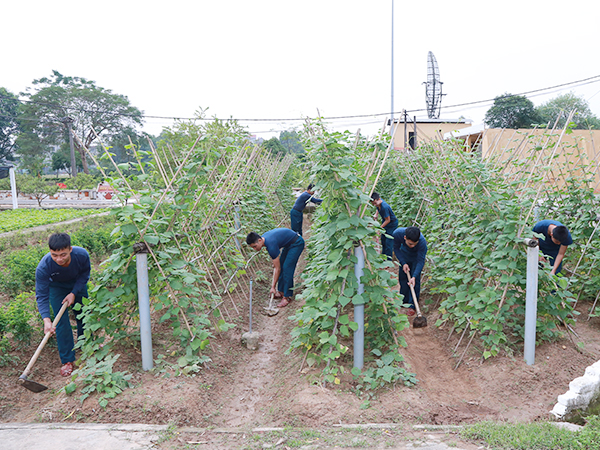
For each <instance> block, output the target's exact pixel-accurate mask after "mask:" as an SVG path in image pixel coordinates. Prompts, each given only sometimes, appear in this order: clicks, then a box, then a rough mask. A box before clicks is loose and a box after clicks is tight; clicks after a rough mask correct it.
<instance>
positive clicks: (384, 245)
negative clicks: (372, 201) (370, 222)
mask: <svg viewBox="0 0 600 450" xmlns="http://www.w3.org/2000/svg"><path fill="white" fill-rule="evenodd" d="M377 209H378V210H379V215H380V216H381V223H383V222H385V219H386V218H388V217H389V218H390V223H388V224H387V225H386V226H385V227H384V230H385V234H389V235H390V236H392V235H393V233H394V230H395V229H396V228H398V219H396V216H395V215H394V212H393V211H392V208H391V207H390V205H388V204H387V203H386V202H384V201H383V200H382V201H381V206H380V207H379V208H377ZM385 234H382V235H381V254H382V255H387V257H388V259H389V260H390V261H391V260H392V255H393V251H394V241H393V239H392V238H388V237H386V235H385Z"/></svg>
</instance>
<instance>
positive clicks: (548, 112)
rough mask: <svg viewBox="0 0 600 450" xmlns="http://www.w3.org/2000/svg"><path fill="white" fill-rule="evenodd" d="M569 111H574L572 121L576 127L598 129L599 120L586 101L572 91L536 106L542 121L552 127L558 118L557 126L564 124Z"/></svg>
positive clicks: (599, 126)
mask: <svg viewBox="0 0 600 450" xmlns="http://www.w3.org/2000/svg"><path fill="white" fill-rule="evenodd" d="M571 111H575V114H573V119H572V122H574V123H575V128H576V129H588V128H595V129H600V120H598V118H597V117H596V116H594V114H593V113H592V111H591V110H590V106H589V104H588V102H587V101H586V100H585V99H584V98H582V97H578V96H576V95H575V94H574V93H572V92H569V93H567V94H563V95H559V96H558V97H556V98H553V99H551V100H549V101H547V102H546V103H543V104H542V105H540V106H539V107H538V108H537V112H538V114H539V116H540V120H541V122H542V123H547V124H549V126H550V127H552V126H554V123H555V122H556V120H557V119H558V123H557V127H559V128H563V127H564V126H565V122H566V120H567V117H568V116H569V114H570V113H571Z"/></svg>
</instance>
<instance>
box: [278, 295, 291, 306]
mask: <svg viewBox="0 0 600 450" xmlns="http://www.w3.org/2000/svg"><path fill="white" fill-rule="evenodd" d="M291 302H292V298H291V297H283V299H282V300H281V301H280V302H279V304H278V305H277V307H278V308H285V307H286V306H287V305H289V304H290V303H291Z"/></svg>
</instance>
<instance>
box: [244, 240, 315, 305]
mask: <svg viewBox="0 0 600 450" xmlns="http://www.w3.org/2000/svg"><path fill="white" fill-rule="evenodd" d="M246 244H248V245H249V246H250V247H252V248H253V249H254V250H256V251H259V250H260V249H261V248H263V247H266V248H267V251H268V252H269V256H270V257H271V260H272V262H273V268H274V269H275V270H274V273H273V281H272V282H271V290H270V292H271V294H273V295H274V296H275V297H276V298H281V302H280V303H279V304H278V305H277V306H278V307H279V308H283V307H285V306H287V305H289V303H290V302H291V301H292V295H293V293H294V292H293V288H294V272H295V271H296V265H297V264H298V259H299V258H300V254H301V253H302V251H303V250H304V239H303V238H302V236H300V235H299V234H298V233H296V232H295V231H292V230H290V229H289V228H275V229H274V230H270V231H267V232H266V233H264V234H263V235H262V236H261V235H259V234H258V233H255V232H251V233H248V236H246Z"/></svg>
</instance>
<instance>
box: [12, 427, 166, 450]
mask: <svg viewBox="0 0 600 450" xmlns="http://www.w3.org/2000/svg"><path fill="white" fill-rule="evenodd" d="M167 429H168V426H167V425H144V424H127V425H119V424H96V423H91V424H85V423H55V424H53V423H2V424H0V448H2V450H30V449H31V450H40V449H43V450H144V449H155V448H157V447H156V446H155V443H156V442H157V441H158V440H159V439H160V435H161V433H163V434H164V433H165V432H166V430H167Z"/></svg>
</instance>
